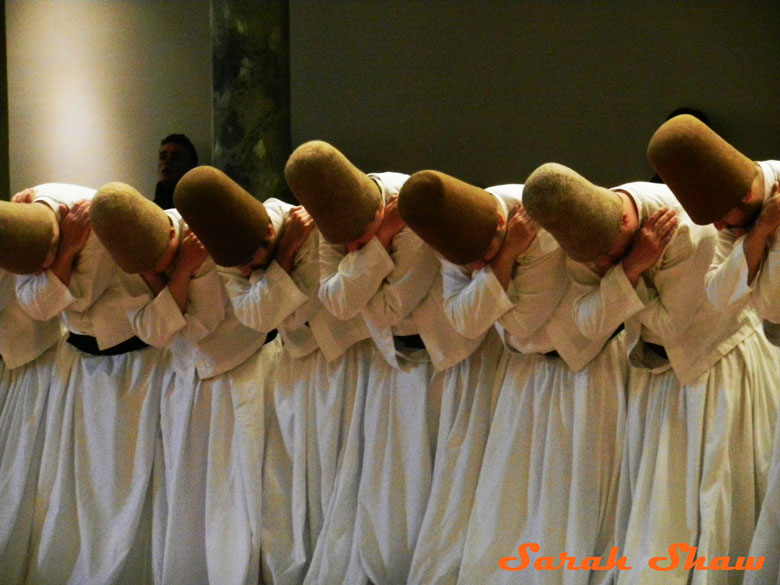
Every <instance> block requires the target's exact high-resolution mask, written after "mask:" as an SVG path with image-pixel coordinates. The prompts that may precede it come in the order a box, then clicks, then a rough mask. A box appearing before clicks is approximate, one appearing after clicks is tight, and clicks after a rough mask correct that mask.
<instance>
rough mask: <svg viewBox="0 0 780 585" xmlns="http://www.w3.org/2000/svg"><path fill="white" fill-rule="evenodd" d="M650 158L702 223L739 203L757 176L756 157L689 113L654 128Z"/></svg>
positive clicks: (691, 215) (662, 177) (689, 212)
mask: <svg viewBox="0 0 780 585" xmlns="http://www.w3.org/2000/svg"><path fill="white" fill-rule="evenodd" d="M647 158H648V160H649V161H650V164H651V165H652V166H653V168H654V169H655V172H656V173H658V176H659V177H661V179H663V181H664V182H665V183H666V185H667V186H668V187H669V188H670V189H671V190H672V193H674V195H675V197H677V200H678V201H679V202H680V204H682V206H683V207H684V208H685V211H686V212H687V213H688V215H689V216H690V217H691V219H692V220H693V221H694V222H696V223H698V224H699V225H706V224H709V223H713V222H715V221H718V220H719V219H720V218H722V217H723V216H724V215H725V214H726V213H728V212H729V211H730V210H731V209H733V208H734V207H736V205H737V204H738V203H739V202H740V200H742V198H743V197H745V195H747V193H748V191H750V188H751V186H752V184H753V179H754V178H755V176H756V165H755V163H754V162H753V161H751V160H750V159H749V158H748V157H746V156H745V155H744V154H742V153H741V152H739V151H738V150H737V149H736V148H734V147H733V146H731V145H730V144H729V143H728V142H726V141H725V140H723V138H721V137H720V136H718V135H717V134H716V133H715V132H714V131H713V130H712V129H711V128H710V127H709V126H707V125H706V124H705V123H704V122H702V121H701V120H699V119H697V118H695V117H694V116H691V115H689V114H683V115H681V116H675V117H674V118H672V119H671V120H668V121H667V122H664V123H663V124H662V125H661V126H660V127H659V128H658V130H656V131H655V134H653V137H652V138H651V139H650V143H649V144H648V146H647Z"/></svg>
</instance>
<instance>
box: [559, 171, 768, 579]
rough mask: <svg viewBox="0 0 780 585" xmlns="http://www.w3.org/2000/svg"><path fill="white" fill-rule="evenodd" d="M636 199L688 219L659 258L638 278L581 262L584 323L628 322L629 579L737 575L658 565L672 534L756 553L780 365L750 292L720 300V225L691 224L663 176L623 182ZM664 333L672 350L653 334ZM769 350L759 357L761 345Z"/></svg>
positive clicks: (624, 499) (622, 516) (705, 549)
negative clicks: (709, 291) (716, 298)
mask: <svg viewBox="0 0 780 585" xmlns="http://www.w3.org/2000/svg"><path fill="white" fill-rule="evenodd" d="M616 189H620V190H623V191H625V192H626V193H628V194H629V196H631V197H632V198H633V199H634V201H635V202H636V205H637V209H638V211H639V216H640V220H644V219H646V218H647V217H649V216H650V215H651V214H652V213H653V212H655V211H656V210H657V209H660V208H661V207H662V206H668V207H671V208H674V209H676V211H677V213H678V216H679V218H680V225H679V227H678V229H677V232H676V233H675V235H674V237H673V238H672V241H671V242H670V243H669V245H668V246H667V248H666V250H665V251H664V254H663V257H662V258H661V259H660V260H659V262H658V263H657V264H656V265H655V266H654V267H652V268H650V269H649V270H647V271H645V273H644V274H643V275H642V277H641V279H640V282H639V283H638V285H637V287H636V288H634V287H632V286H631V284H630V283H629V282H628V279H627V278H626V276H625V273H624V272H623V270H622V267H621V266H620V265H619V264H618V265H616V266H615V267H613V268H612V269H610V271H608V272H607V274H606V275H605V276H604V277H603V278H602V279H601V280H600V281H599V280H598V278H597V277H594V275H593V273H591V272H590V271H588V270H587V269H586V268H585V267H584V266H582V265H577V264H576V263H571V264H570V268H571V274H572V276H573V278H574V280H575V281H576V282H577V283H578V284H579V285H581V286H583V295H582V296H581V297H580V299H579V303H578V307H577V319H578V322H579V325H580V328H581V330H582V331H583V333H585V334H586V335H593V334H597V333H599V332H603V331H605V330H606V329H608V328H610V327H613V326H614V324H615V323H616V322H625V325H626V349H627V351H628V355H629V360H630V363H631V365H632V366H633V367H632V368H631V369H630V372H629V388H628V403H627V404H628V413H627V433H626V447H625V452H624V457H623V465H622V473H621V487H620V494H619V504H618V527H617V529H618V538H619V542H620V544H621V546H622V550H621V553H622V554H624V555H626V556H627V557H628V559H629V560H630V564H631V565H632V567H633V569H632V570H630V571H619V572H618V574H617V579H618V582H619V583H642V584H643V585H644V584H645V583H688V582H690V581H692V582H693V583H721V582H722V583H727V582H738V581H739V580H741V575H740V574H739V572H720V571H686V570H684V569H683V567H682V565H681V566H680V567H679V568H677V569H676V570H675V571H671V572H660V571H656V570H653V569H651V568H650V567H649V566H648V561H649V559H650V558H652V557H656V556H664V555H667V554H668V552H667V551H668V548H669V546H670V545H672V544H674V543H678V542H684V543H686V544H688V545H690V546H698V554H699V555H704V556H706V557H707V558H710V557H713V556H733V557H736V556H739V555H744V554H747V548H748V546H749V542H750V536H751V534H752V531H753V526H754V524H755V520H756V514H757V509H758V506H759V504H760V501H761V498H762V496H763V491H764V486H765V482H766V473H767V466H768V463H767V461H768V457H769V452H770V450H771V437H772V433H773V428H774V419H775V416H776V412H777V398H776V392H777V390H776V388H777V386H778V380H777V377H778V375H780V368H778V367H777V366H767V364H766V363H764V364H762V365H759V363H760V361H756V360H761V361H765V362H766V361H768V362H769V363H774V364H778V363H780V362H778V361H777V360H778V354H777V351H776V348H772V347H771V346H770V345H769V344H768V342H767V341H766V338H765V337H764V335H763V333H762V332H761V331H760V326H759V325H760V321H759V320H758V318H757V316H756V315H755V313H754V312H753V311H752V309H750V308H749V307H747V306H745V304H741V305H738V306H735V307H734V308H732V309H731V310H727V311H717V310H715V308H714V307H712V305H710V304H709V302H708V300H707V295H706V292H705V274H706V272H707V269H708V268H709V265H710V262H711V261H712V257H713V252H714V247H715V239H716V236H715V230H714V229H713V228H712V227H709V226H708V227H700V226H696V225H694V224H692V223H691V222H690V220H689V219H688V218H687V216H686V215H685V213H684V211H683V210H682V209H681V208H680V207H679V204H678V203H677V202H676V200H675V199H674V198H673V197H672V196H671V193H670V192H669V191H668V189H667V188H666V187H665V186H663V185H656V184H650V183H630V184H627V185H622V186H620V187H617V188H616ZM648 342H649V343H654V344H658V345H662V346H663V347H664V348H665V350H666V353H667V354H668V360H666V359H664V358H662V357H661V356H659V355H656V353H655V352H654V351H653V350H652V349H651V346H648V345H647V343H648ZM759 356H760V357H759Z"/></svg>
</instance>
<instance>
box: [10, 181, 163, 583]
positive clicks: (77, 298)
mask: <svg viewBox="0 0 780 585" xmlns="http://www.w3.org/2000/svg"><path fill="white" fill-rule="evenodd" d="M35 191H36V199H40V200H41V201H43V202H45V203H47V204H49V205H51V206H52V209H53V210H54V211H55V213H56V214H57V215H58V216H59V209H58V204H60V203H61V204H65V205H68V206H72V205H73V203H75V202H76V201H77V200H79V199H89V198H90V197H91V196H92V194H93V193H94V190H92V189H87V188H83V187H75V186H72V185H59V184H47V185H41V186H39V187H36V188H35ZM115 276H116V267H115V266H114V264H113V262H112V261H111V259H110V257H109V256H108V254H107V252H106V251H105V249H104V248H103V247H102V245H101V244H100V242H99V241H98V240H97V237H96V236H95V235H94V234H90V236H89V237H88V238H87V242H86V244H85V246H84V248H83V250H82V251H81V253H80V254H79V257H78V261H77V263H76V266H75V268H74V271H73V274H72V276H71V280H70V284H69V286H67V287H65V286H64V285H63V284H62V283H61V282H60V281H59V280H58V279H57V277H55V276H54V275H53V274H52V273H51V272H50V271H45V272H44V273H43V274H41V275H39V276H35V275H27V276H19V277H17V285H16V289H17V298H18V300H19V303H20V306H21V307H22V309H23V310H24V311H25V312H26V313H28V314H29V315H30V316H32V317H33V318H36V319H41V320H45V319H49V318H51V317H53V316H54V315H58V314H59V315H60V316H61V318H62V320H63V322H64V324H65V325H66V327H67V328H68V329H69V330H70V331H72V332H75V333H79V334H83V335H90V336H93V337H95V338H96V339H97V343H98V346H99V347H100V348H107V347H111V346H113V345H116V344H118V343H120V342H122V341H124V340H126V339H128V338H129V337H131V336H132V327H131V326H130V323H129V322H128V321H126V320H124V319H123V318H122V316H121V315H117V314H116V312H115V311H114V309H113V306H112V304H111V302H109V299H110V297H111V295H109V294H107V293H108V291H109V289H111V288H112V287H114V285H115V284H116V281H115V280H114V279H115ZM117 294H119V293H118V292H117ZM159 359H160V356H159V353H158V352H156V350H154V349H150V348H146V349H141V350H137V351H132V352H129V353H125V354H121V355H107V356H93V355H90V354H87V353H83V352H81V351H80V350H77V349H75V348H74V347H73V346H71V345H70V344H68V343H62V344H60V345H59V347H58V351H57V357H56V364H55V370H54V372H55V375H54V377H53V378H52V384H51V388H50V392H49V396H48V403H47V414H46V422H45V436H44V443H43V451H42V455H41V468H40V473H39V480H38V490H37V495H36V504H35V518H34V523H33V529H32V535H31V550H32V557H31V561H30V566H29V570H28V574H27V578H26V583H30V584H32V583H57V584H61V583H84V582H90V583H106V584H108V583H145V582H151V580H152V572H153V571H152V567H151V562H150V558H151V554H150V547H151V538H152V517H151V500H152V497H153V488H152V480H151V478H152V472H153V467H154V461H155V447H156V439H157V436H158V429H159V388H160V385H161V381H160V376H161V375H162V373H161V372H160V371H159V369H158V368H156V365H157V363H158V362H159Z"/></svg>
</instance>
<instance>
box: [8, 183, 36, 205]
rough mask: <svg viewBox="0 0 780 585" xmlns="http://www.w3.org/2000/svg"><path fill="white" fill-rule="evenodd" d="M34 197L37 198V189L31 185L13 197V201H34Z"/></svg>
mask: <svg viewBox="0 0 780 585" xmlns="http://www.w3.org/2000/svg"><path fill="white" fill-rule="evenodd" d="M33 199H35V189H33V188H31V187H29V188H27V189H25V190H24V191H19V192H18V193H17V194H16V195H14V196H13V197H11V203H32V202H33Z"/></svg>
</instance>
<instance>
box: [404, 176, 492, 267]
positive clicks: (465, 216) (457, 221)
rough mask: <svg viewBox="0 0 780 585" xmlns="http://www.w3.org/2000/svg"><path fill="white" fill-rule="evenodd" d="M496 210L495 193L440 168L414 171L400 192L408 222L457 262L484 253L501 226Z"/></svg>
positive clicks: (414, 229)
mask: <svg viewBox="0 0 780 585" xmlns="http://www.w3.org/2000/svg"><path fill="white" fill-rule="evenodd" d="M497 210H498V207H497V201H496V198H495V197H494V196H493V195H491V194H490V193H488V192H487V191H485V190H484V189H480V188H479V187H475V186H474V185H470V184H468V183H464V182H463V181H461V180H459V179H456V178H455V177H451V176H449V175H445V174H444V173H440V172H439V171H418V172H416V173H414V174H413V175H412V176H411V177H409V179H408V180H407V181H406V183H404V186H403V187H401V192H400V193H399V195H398V211H399V213H400V214H401V217H402V218H403V219H404V221H405V222H406V224H407V225H408V226H409V227H410V228H411V229H412V230H413V231H414V232H415V233H416V234H417V235H418V236H420V238H422V239H423V241H425V242H426V243H427V244H428V245H429V246H431V248H433V249H434V250H436V251H437V252H438V253H439V254H441V255H442V256H444V258H446V259H447V260H449V261H450V262H452V263H454V264H470V263H471V262H476V261H478V260H481V259H482V258H483V257H484V256H485V253H486V252H487V250H488V248H489V247H490V242H491V241H492V240H493V238H494V237H495V235H496V230H497V229H498V212H497Z"/></svg>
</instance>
